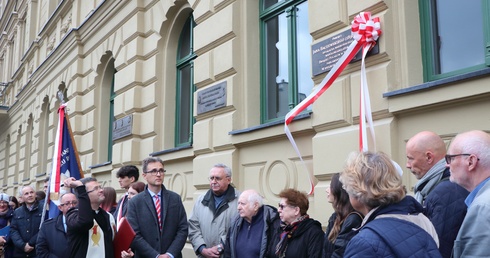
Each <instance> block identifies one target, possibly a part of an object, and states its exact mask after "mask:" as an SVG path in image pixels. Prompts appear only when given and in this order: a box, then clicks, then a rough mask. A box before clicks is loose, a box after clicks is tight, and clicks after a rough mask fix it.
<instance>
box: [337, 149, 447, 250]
mask: <svg viewBox="0 0 490 258" xmlns="http://www.w3.org/2000/svg"><path fill="white" fill-rule="evenodd" d="M340 181H341V182H342V184H343V185H344V188H345V190H346V191H347V193H348V194H349V198H350V202H351V204H352V206H353V207H354V209H356V210H357V211H359V212H361V213H362V214H363V215H364V216H365V217H364V220H363V223H362V225H361V228H360V230H359V233H358V234H357V235H356V236H355V237H353V238H352V239H351V241H350V242H349V244H347V248H346V250H345V254H344V256H345V257H399V258H403V257H441V254H440V253H439V250H438V245H439V244H438V242H439V240H438V237H437V233H436V231H435V229H434V226H433V225H432V223H431V222H430V221H429V219H428V218H427V217H425V216H424V215H423V214H422V212H423V208H422V206H421V205H420V204H419V203H418V202H417V201H416V200H415V199H414V198H413V197H411V196H406V194H405V189H404V186H403V185H402V181H401V177H400V174H399V173H398V172H396V169H395V167H394V165H393V162H392V161H391V160H390V158H389V157H388V156H387V155H386V154H384V153H382V152H376V153H374V152H356V153H353V154H352V155H351V156H350V157H349V159H348V160H347V162H346V166H345V168H344V171H343V172H342V173H341V175H340Z"/></svg>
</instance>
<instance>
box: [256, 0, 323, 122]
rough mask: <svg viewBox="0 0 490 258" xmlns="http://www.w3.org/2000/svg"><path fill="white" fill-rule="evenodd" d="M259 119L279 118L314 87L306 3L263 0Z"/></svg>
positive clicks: (264, 120)
mask: <svg viewBox="0 0 490 258" xmlns="http://www.w3.org/2000/svg"><path fill="white" fill-rule="evenodd" d="M260 27H261V29H260V34H261V35H260V37H261V69H260V70H261V75H260V78H261V90H262V91H261V113H262V114H261V121H262V123H265V122H269V121H273V120H278V119H282V118H283V117H284V116H285V115H286V114H287V112H289V110H291V109H292V108H294V106H296V105H297V104H298V103H299V102H301V100H303V99H304V98H306V96H308V94H309V93H310V92H311V89H312V88H313V80H312V79H311V69H310V67H311V55H310V52H311V42H312V37H311V35H310V33H309V29H308V2H307V1H305V0H282V1H281V0H262V1H261V5H260Z"/></svg>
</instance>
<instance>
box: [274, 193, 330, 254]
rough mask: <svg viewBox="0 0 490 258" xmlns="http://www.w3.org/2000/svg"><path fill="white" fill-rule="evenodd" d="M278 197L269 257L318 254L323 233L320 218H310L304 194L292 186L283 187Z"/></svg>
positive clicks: (320, 252)
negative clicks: (277, 212)
mask: <svg viewBox="0 0 490 258" xmlns="http://www.w3.org/2000/svg"><path fill="white" fill-rule="evenodd" d="M279 197H280V198H281V200H280V202H279V205H278V206H279V208H278V211H279V217H280V223H279V221H278V222H276V223H275V229H274V232H273V233H274V234H273V238H272V241H271V245H270V247H269V257H280V258H283V257H289V258H302V257H304V258H317V257H321V256H322V250H323V235H324V233H323V230H322V226H321V224H320V222H318V221H316V220H314V219H311V218H310V216H308V214H307V213H306V212H307V211H308V208H309V202H308V197H307V195H306V194H305V193H303V192H299V191H297V190H294V189H285V190H283V191H282V192H281V193H280V194H279Z"/></svg>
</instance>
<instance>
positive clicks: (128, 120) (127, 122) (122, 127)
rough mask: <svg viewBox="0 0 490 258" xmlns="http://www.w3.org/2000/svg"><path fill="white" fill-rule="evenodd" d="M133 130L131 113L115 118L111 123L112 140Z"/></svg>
mask: <svg viewBox="0 0 490 258" xmlns="http://www.w3.org/2000/svg"><path fill="white" fill-rule="evenodd" d="M132 132H133V114H131V115H127V116H125V117H123V118H120V119H117V120H116V121H114V122H113V123H112V140H113V141H115V140H117V139H121V138H123V137H126V136H128V135H131V134H132Z"/></svg>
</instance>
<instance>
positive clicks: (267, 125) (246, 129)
mask: <svg viewBox="0 0 490 258" xmlns="http://www.w3.org/2000/svg"><path fill="white" fill-rule="evenodd" d="M310 117H311V111H310V112H307V113H301V114H299V115H297V116H296V117H295V118H294V120H293V121H296V120H302V119H306V118H310ZM284 120H285V119H284V118H283V119H281V120H276V121H272V122H268V123H265V124H261V125H257V126H252V127H249V128H244V129H240V130H233V131H231V132H229V133H228V134H230V135H238V134H244V133H249V132H253V131H258V130H261V129H265V128H269V127H273V126H276V125H279V124H284Z"/></svg>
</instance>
